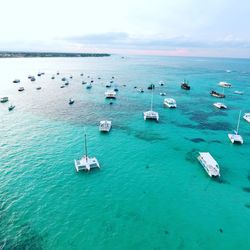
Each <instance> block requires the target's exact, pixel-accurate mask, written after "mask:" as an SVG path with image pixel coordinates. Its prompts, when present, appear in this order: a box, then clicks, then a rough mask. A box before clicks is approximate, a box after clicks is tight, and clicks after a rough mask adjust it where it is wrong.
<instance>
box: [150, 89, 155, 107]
mask: <svg viewBox="0 0 250 250" xmlns="http://www.w3.org/2000/svg"><path fill="white" fill-rule="evenodd" d="M153 91H154V90H153V89H152V94H151V105H150V110H151V111H152V110H153Z"/></svg>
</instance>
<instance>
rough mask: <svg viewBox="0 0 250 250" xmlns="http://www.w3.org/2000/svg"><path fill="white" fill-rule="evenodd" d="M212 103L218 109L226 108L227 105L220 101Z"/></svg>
mask: <svg viewBox="0 0 250 250" xmlns="http://www.w3.org/2000/svg"><path fill="white" fill-rule="evenodd" d="M213 105H214V106H215V107H216V108H218V109H227V106H226V105H225V104H224V103H222V102H215V103H214V104H213Z"/></svg>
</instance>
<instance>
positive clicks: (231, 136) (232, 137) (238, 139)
mask: <svg viewBox="0 0 250 250" xmlns="http://www.w3.org/2000/svg"><path fill="white" fill-rule="evenodd" d="M240 118H241V111H240V113H239V118H238V123H237V128H236V130H234V134H228V138H229V140H230V141H231V142H232V143H239V144H243V142H244V141H243V138H242V137H241V135H239V134H238V132H239V126H240Z"/></svg>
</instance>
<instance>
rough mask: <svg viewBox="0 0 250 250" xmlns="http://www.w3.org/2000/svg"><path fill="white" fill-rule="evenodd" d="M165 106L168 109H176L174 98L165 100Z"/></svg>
mask: <svg viewBox="0 0 250 250" xmlns="http://www.w3.org/2000/svg"><path fill="white" fill-rule="evenodd" d="M163 103H164V106H166V107H168V108H176V107H177V105H176V101H175V99H173V98H165V99H164V102H163Z"/></svg>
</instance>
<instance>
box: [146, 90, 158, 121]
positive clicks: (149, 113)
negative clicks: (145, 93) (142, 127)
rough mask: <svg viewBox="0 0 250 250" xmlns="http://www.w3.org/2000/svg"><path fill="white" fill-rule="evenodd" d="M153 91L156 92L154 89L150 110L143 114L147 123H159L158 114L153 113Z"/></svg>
mask: <svg viewBox="0 0 250 250" xmlns="http://www.w3.org/2000/svg"><path fill="white" fill-rule="evenodd" d="M153 91H154V90H153V89H152V94H151V105H150V110H149V111H145V112H143V116H144V120H145V121H146V120H147V119H151V120H156V121H159V114H158V112H155V111H153Z"/></svg>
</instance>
